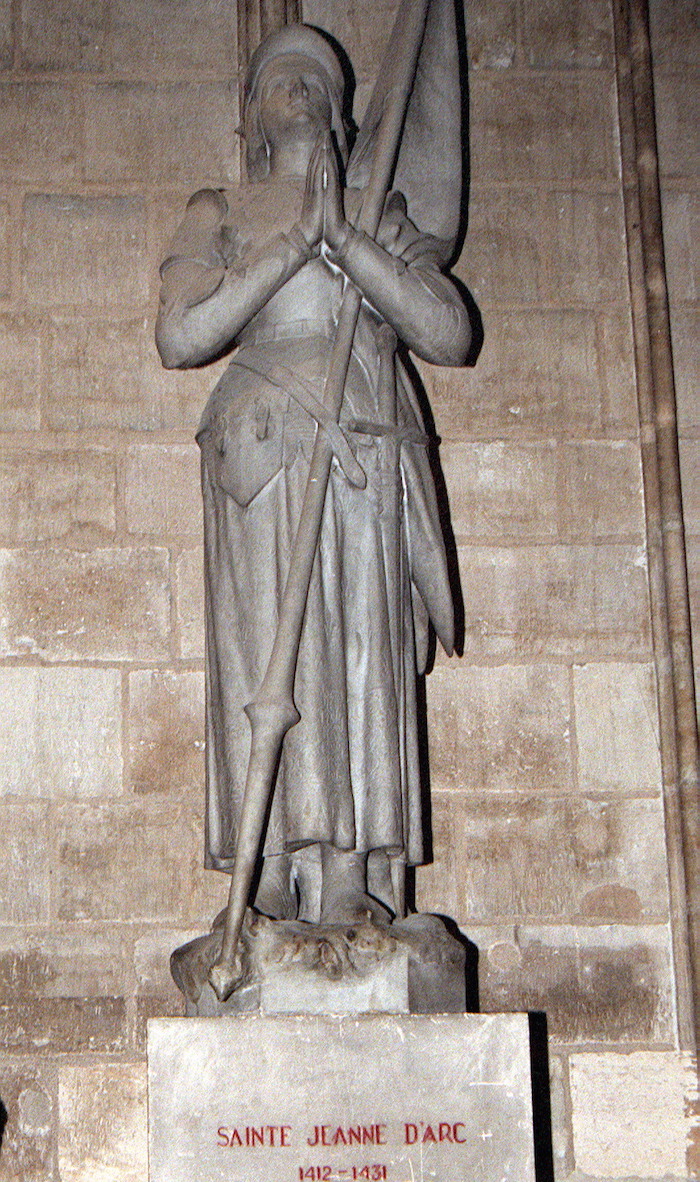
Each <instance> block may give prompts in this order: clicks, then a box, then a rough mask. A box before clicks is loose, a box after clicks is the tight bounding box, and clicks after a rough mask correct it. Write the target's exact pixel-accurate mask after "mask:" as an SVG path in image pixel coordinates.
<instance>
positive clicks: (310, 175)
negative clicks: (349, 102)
mask: <svg viewBox="0 0 700 1182" xmlns="http://www.w3.org/2000/svg"><path fill="white" fill-rule="evenodd" d="M297 229H298V230H299V231H300V232H301V234H302V236H303V237H304V239H305V240H306V243H307V245H308V247H309V250H310V251H311V252H312V254H313V255H314V256H315V255H318V254H319V253H320V250H321V246H322V244H325V245H326V246H327V248H328V251H329V253H330V255H331V257H333V256H334V255H335V256H338V255H341V254H342V252H343V250H344V248H345V247H346V246H347V243H348V240H349V238H350V237H351V236H352V235H353V234H355V233H356V231H355V228H354V227H353V226H352V224H351V223H350V222H349V221H348V220H347V218H346V217H345V206H344V203H343V188H342V185H341V183H340V177H339V175H338V162H337V160H336V155H335V150H334V148H333V143H332V141H331V137H330V133H329V132H324V133H323V134H322V135H320V136H319V138H318V140H317V142H316V145H315V147H314V149H313V151H312V153H311V158H310V160H309V165H308V168H307V170H306V188H305V191H304V200H303V202H302V207H301V216H300V218H299V221H298V222H297ZM398 233H399V227H398V226H397V225H396V224H392V223H391V222H390V221H386V220H385V221H384V224H383V225H381V226H380V228H379V233H378V234H377V239H376V241H377V243H378V244H379V245H380V246H382V247H383V248H384V250H386V251H388V252H389V253H390V254H391V253H393V250H392V248H393V247H394V245H395V243H396V239H397V237H398Z"/></svg>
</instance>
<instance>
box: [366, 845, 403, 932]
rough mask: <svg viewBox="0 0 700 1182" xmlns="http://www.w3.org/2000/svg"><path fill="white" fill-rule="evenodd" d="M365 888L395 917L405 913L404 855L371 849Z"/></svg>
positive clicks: (399, 917) (401, 916)
mask: <svg viewBox="0 0 700 1182" xmlns="http://www.w3.org/2000/svg"><path fill="white" fill-rule="evenodd" d="M367 890H368V891H369V893H370V895H374V898H375V899H379V902H380V903H383V904H384V906H385V907H387V908H388V909H389V911H393V912H394V915H395V917H396V919H403V918H404V916H405V915H406V855H405V854H403V853H400V854H388V853H387V851H386V850H372V852H371V853H370V854H369V857H368V859H367Z"/></svg>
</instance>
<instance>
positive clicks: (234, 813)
mask: <svg viewBox="0 0 700 1182" xmlns="http://www.w3.org/2000/svg"><path fill="white" fill-rule="evenodd" d="M302 192H303V181H302V182H298V183H297V182H295V181H293V180H289V179H288V180H285V181H283V182H274V183H272V182H266V183H262V184H256V185H247V186H243V187H242V188H241V189H240V190H237V191H235V192H230V193H229V192H225V193H224V192H216V193H215V192H214V191H212V190H204V191H202V192H201V193H199V194H196V195H195V197H194V198H193V199H192V200H191V202H190V205H189V206H188V211H187V215H186V217H185V220H184V222H183V224H182V226H181V227H180V229H179V231H178V233H177V235H176V237H175V240H174V242H173V244H172V247H171V250H170V253H169V255H168V258H167V259H166V260H165V262H164V264H163V268H162V274H163V280H164V283H163V296H162V298H163V300H164V301H165V303H166V304H167V301H168V299H175V298H177V299H181V300H182V299H183V298H184V299H185V302H187V303H189V304H190V305H195V304H199V303H203V302H204V301H206V300H207V299H208V298H209V297H210V296H211V295H212V294H213V293H214V292H215V291H216V290H217V289H218V287H219V285H220V284H221V282H222V280H223V277H224V275H225V274H226V271H227V270H228V271H232V272H233V273H234V275H235V271H236V268H240V267H244V266H245V261H246V258H249V257H250V256H251V252H255V251H256V250H258V249H259V248H260V247H263V248H264V247H265V244H271V247H270V248H271V249H274V240H275V236H276V235H279V234H280V233H282V232H284V230H285V229H287V228H288V227H289V225H290V224H291V223H292V222H293V220H294V213H293V212H292V210H294V209H297V210H298V209H299V208H300V204H301V193H302ZM285 193H286V194H287V196H286V198H285ZM358 204H359V202H358V199H357V195H356V194H353V193H348V194H347V195H346V211H347V212H348V216H349V217H351V218H352V217H353V216H354V215H356V212H357V208H358ZM385 219H388V220H389V221H392V222H393V223H394V232H395V235H396V241H395V244H394V245H393V247H392V253H393V254H394V255H395V256H396V258H397V264H396V265H397V266H398V267H399V268H405V270H406V271H407V272H408V273H409V274H410V276H411V278H412V282H415V283H418V284H420V285H421V289H422V290H424V291H425V292H426V293H429V294H430V298H434V299H436V300H438V301H439V300H440V299H441V293H443V292H444V290H445V288H444V285H445V284H446V283H448V281H447V280H446V279H445V278H444V277H443V275H442V274H441V272H440V259H439V253H438V252H437V251H436V250H435V244H434V240H433V239H431V238H430V237H429V236H425V235H421V234H420V233H419V232H418V230H417V229H416V228H415V226H413V225H412V223H411V222H410V221H409V220H408V218H407V217H406V215H405V206H404V204H403V202H402V200H401V198H400V196H398V195H394V196H393V197H392V198H391V199H390V201H389V203H388V205H387V213H386V214H385ZM183 284H184V285H185V287H186V288H187V291H186V293H185V295H184V297H183ZM343 286H344V279H343V276H342V274H340V272H339V271H337V270H336V269H335V268H333V267H332V266H331V265H330V264H329V263H328V262H327V261H326V260H325V259H324V258H318V259H314V260H311V261H309V262H307V263H305V264H304V266H303V267H302V269H301V270H300V271H299V273H298V274H297V275H295V276H294V277H293V278H292V279H290V280H289V281H288V283H287V284H286V285H285V287H284V289H283V292H284V299H283V300H281V299H280V295H279V294H277V295H274V296H273V297H271V299H270V300H269V301H268V303H267V304H266V305H265V306H264V307H263V308H262V309H261V311H260V312H258V313H257V315H255V316H254V317H253V318H252V319H251V320H250V321H249V323H248V325H247V326H246V327H245V328H244V329H243V330H242V331H241V332H240V334H239V336H238V338H237V341H236V345H237V348H236V351H235V352H234V354H233V355H232V360H231V363H230V365H229V367H228V369H227V370H226V372H225V373H224V375H223V377H222V378H221V380H220V381H219V383H218V385H217V387H216V389H215V390H214V392H213V394H212V396H211V398H210V400H209V403H208V405H207V407H206V409H205V411H204V414H203V417H202V421H201V425H200V428H199V432H198V435H197V439H198V442H199V445H200V448H201V454H202V491H203V497H204V533H205V590H206V627H207V633H206V646H207V647H206V664H207V674H206V676H207V692H206V702H207V705H206V738H207V811H206V818H207V820H206V846H207V849H206V865H207V866H208V867H214V868H217V869H221V870H227V871H230V870H231V868H232V863H233V859H234V852H235V842H236V830H237V823H238V817H239V815H240V808H241V796H242V791H243V787H244V784H245V779H246V771H247V767H248V758H249V752H250V736H251V731H250V725H249V722H248V719H247V717H246V714H245V713H244V707H245V705H246V704H247V703H250V702H252V701H253V700H254V699H255V697H256V694H257V692H258V689H259V686H260V683H261V680H262V677H263V675H264V672H265V669H266V666H267V663H268V659H269V656H270V652H271V648H272V643H273V639H274V636H275V630H276V626H277V619H278V610H279V604H280V599H281V596H282V592H283V589H284V585H285V580H286V577H287V571H288V565H289V560H290V554H291V550H292V545H293V539H294V535H295V531H296V528H297V523H298V521H299V516H300V512H301V504H302V499H303V495H304V489H305V486H306V480H307V476H308V471H309V461H310V456H311V451H312V448H313V442H314V437H315V433H316V431H317V430H318V429H322V428H319V427H318V423H317V421H316V419H315V418H314V417H313V413H309V409H308V407H307V408H306V409H305V408H304V407H303V406H302V405H301V404H300V402H299V401H298V399H297V397H295V396H294V393H293V391H292V392H290V390H288V389H285V388H284V384H285V383H284V372H285V369H286V370H288V371H291V373H292V374H294V375H295V376H296V377H297V378H299V377H300V378H302V379H303V380H305V381H306V382H307V384H309V385H310V386H311V387H312V389H313V391H315V396H316V398H317V399H322V397H323V380H324V376H325V373H326V369H327V365H328V359H329V355H330V352H331V348H332V342H333V336H334V323H335V320H336V318H337V314H338V311H339V308H340V303H341V299H342V294H343ZM297 289H298V300H296V301H292V303H291V304H290V296H292V295H293V294H294V293H295V292H296V291H297ZM290 306H291V307H293V308H295V313H294V314H293V315H291V316H290V312H289V308H290ZM296 310H298V315H297V314H296ZM378 324H379V318H378V317H377V315H376V314H375V313H374V312H373V310H372V309H371V308H370V307H369V306H368V305H367V304H366V303H363V306H362V310H361V313H360V319H359V324H358V328H357V333H356V337H355V343H354V347H353V354H352V358H351V362H350V369H349V374H348V380H347V384H346V388H345V394H344V398H343V406H342V412H341V420H340V421H341V426H343V428H344V431H345V435H346V438H347V440H348V442H349V443H350V445H351V447H352V450H353V451H354V453H355V455H356V458H357V460H358V461H359V464H360V465H361V467H362V469H363V470H364V473H365V475H366V478H367V483H366V487H365V488H360V487H358V486H357V485H356V484H353V483H352V482H351V480H350V479H349V478H348V475H346V471H348V470H349V469H348V466H347V464H346V465H345V469H346V470H345V471H344V469H343V467H342V466H341V463H339V462H338V459H337V458H334V460H333V463H332V468H331V474H330V481H329V486H328V492H327V495H326V502H325V509H324V513H323V521H322V527H321V534H320V543H319V547H318V552H317V554H316V559H315V562H314V568H313V574H312V578H311V585H310V589H309V597H308V602H307V607H306V615H305V619H304V625H303V630H302V634H301V644H300V648H299V657H298V664H297V672H296V682H295V688H294V700H295V704H296V706H297V709H298V710H299V713H300V715H301V721H300V722H299V723H298V724H297V725H295V726H294V727H292V728H291V730H289V731H288V732H287V734H286V736H285V740H284V745H283V749H282V754H281V757H280V762H279V768H278V772H277V776H276V780H275V787H274V794H273V798H272V804H271V808H270V813H269V820H268V824H267V829H266V835H265V844H264V852H265V854H266V855H270V854H275V853H279V852H282V851H294V850H298V849H300V848H302V847H304V846H308V845H311V844H314V843H317V842H330V843H332V844H333V845H334V846H336V847H337V848H338V849H341V850H358V851H371V850H382V849H383V850H386V851H387V852H388V853H389V854H401V855H404V856H405V857H406V859H407V861H408V863H409V864H417V863H420V862H421V861H422V860H423V817H422V803H421V801H422V793H421V784H420V764H421V760H420V758H419V750H418V731H417V701H416V699H417V692H416V691H417V676H418V675H419V674H420V672H421V671H422V669H423V667H424V663H425V660H426V656H427V651H428V619H429V618H430V619H431V620H432V622H433V624H434V626H435V629H436V631H437V634H438V636H439V637H440V638H441V640H442V641H443V644H444V645H445V647H446V648H447V649H448V650H450V649H451V645H452V634H453V609H452V599H451V593H450V588H449V582H448V574H447V562H446V556H445V548H444V542H443V537H442V531H441V525H440V520H439V515H438V507H437V501H436V495H435V487H434V483H433V477H432V474H431V468H430V463H429V459H428V445H429V440H428V438H427V437H426V436H425V428H424V424H423V421H422V418H421V414H420V410H419V407H418V404H417V401H416V397H415V392H414V391H413V389H412V388H411V384H410V381H409V379H408V377H407V375H406V373H405V371H404V370H403V367H402V366H400V365H399V366H398V367H397V376H398V380H397V389H396V399H397V411H396V417H397V425H396V426H395V427H392V424H391V423H385V422H383V420H382V414H381V413H380V408H379V405H378V393H377V381H378V369H379V364H378V350H377V345H376V341H375V330H376V328H377V325H378ZM288 384H289V385H291V383H288ZM281 387H282V388H281ZM313 409H314V408H313V405H312V406H311V411H312V412H313ZM319 417H320V416H319ZM337 455H338V456H340V458H341V460H342V456H341V454H340V451H339V452H338V453H337ZM396 487H398V489H399V491H400V495H399V496H398V497H394V496H392V490H394V489H396ZM393 501H397V502H398V508H399V512H398V515H396V514H392V512H391V504H392V502H393ZM392 539H393V540H392ZM391 554H394V555H395V556H396V558H394V559H391V560H390V561H388V560H387V559H388V556H389V555H391ZM393 605H398V608H397V609H394V607H393Z"/></svg>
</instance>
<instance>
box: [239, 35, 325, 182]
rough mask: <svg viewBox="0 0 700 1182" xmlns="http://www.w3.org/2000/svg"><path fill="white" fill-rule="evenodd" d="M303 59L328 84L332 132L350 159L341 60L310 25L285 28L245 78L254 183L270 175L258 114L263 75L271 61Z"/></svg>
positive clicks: (259, 53) (272, 37) (250, 172)
mask: <svg viewBox="0 0 700 1182" xmlns="http://www.w3.org/2000/svg"><path fill="white" fill-rule="evenodd" d="M290 56H294V57H301V58H307V59H308V60H309V61H311V62H312V63H313V65H314V67H315V68H316V69H317V70H318V71H319V73H320V74H321V75H322V77H323V78H324V80H325V82H326V86H327V89H328V97H329V99H330V103H331V112H332V114H331V130H332V131H333V132H334V134H335V138H336V142H337V145H338V149H339V151H340V154H341V156H342V157H343V160H346V159H347V141H346V136H345V125H344V123H343V114H342V112H343V100H344V92H345V78H344V75H343V70H342V67H341V65H340V61H339V60H338V57H337V56H336V54H335V52H334V51H333V48H332V46H331V45H330V42H329V41H327V40H326V38H325V37H323V36H322V35H321V34H320V33H318V32H317V31H316V30H315V29H312V28H311V26H310V25H285V26H284V27H283V28H281V29H278V30H277V31H276V32H274V33H270V35H269V36H268V37H266V38H265V40H264V41H263V42H261V44H260V45H259V46H258V48H257V49H256V50H255V53H254V54H253V56H252V58H251V59H250V64H249V66H248V70H247V72H246V78H245V97H244V104H243V126H244V133H245V139H246V163H247V167H248V177H249V179H250V180H260V179H262V178H263V177H264V176H265V175H267V152H266V146H265V139H264V135H263V131H262V128H261V126H260V120H259V117H258V112H257V109H256V108H257V100H258V97H259V94H258V84H259V82H260V76H261V74H262V73H263V71H264V69H265V67H266V66H268V65H269V64H270V62H273V61H275V60H276V59H277V58H280V57H290Z"/></svg>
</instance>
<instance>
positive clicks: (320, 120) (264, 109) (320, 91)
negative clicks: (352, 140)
mask: <svg viewBox="0 0 700 1182" xmlns="http://www.w3.org/2000/svg"><path fill="white" fill-rule="evenodd" d="M258 89H259V95H260V100H259V102H260V107H259V110H260V122H261V124H262V129H263V131H264V133H265V138H266V139H267V141H268V143H270V144H272V145H278V144H280V143H283V142H285V141H286V142H289V140H290V139H300V138H301V139H304V140H307V141H309V142H311V143H313V142H314V141H315V140H316V139H317V137H318V135H319V134H320V133H321V132H323V131H327V130H329V129H330V126H331V118H332V110H331V101H330V97H329V95H328V89H327V86H326V81H325V77H324V75H323V73H322V72H321V70H320V69H319V68H318V67H317V66H316V64H315V63H314V62H313V60H312V59H311V58H306V57H302V56H301V55H296V54H289V55H288V56H287V57H283V58H277V59H276V60H275V61H272V62H270V64H269V65H268V66H266V67H265V69H264V70H263V72H262V75H261V77H260V80H259V83H258Z"/></svg>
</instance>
